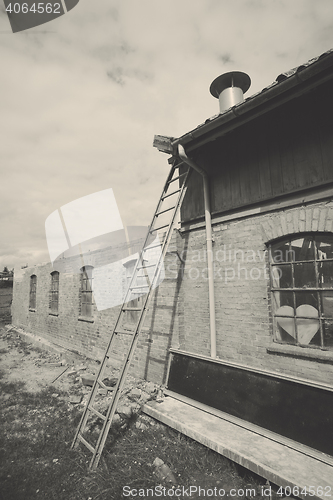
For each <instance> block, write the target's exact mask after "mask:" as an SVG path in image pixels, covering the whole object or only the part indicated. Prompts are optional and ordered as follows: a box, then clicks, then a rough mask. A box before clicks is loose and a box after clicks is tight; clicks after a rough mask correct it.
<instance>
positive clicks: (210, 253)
mask: <svg viewBox="0 0 333 500" xmlns="http://www.w3.org/2000/svg"><path fill="white" fill-rule="evenodd" d="M178 154H179V157H180V158H181V159H182V160H183V162H184V163H186V164H187V165H189V167H191V168H193V170H195V171H196V172H198V173H199V174H200V175H201V176H202V181H203V191H204V203H205V223H206V244H207V267H208V293H209V321H210V355H211V357H212V358H216V315H215V291H214V267H213V266H214V265H213V238H212V216H211V207H210V194H209V179H208V174H207V172H205V171H204V170H203V169H202V168H201V167H199V166H198V165H197V164H196V163H195V162H194V161H193V160H191V159H190V158H189V157H188V156H187V155H186V153H185V149H184V147H183V146H182V145H181V144H178Z"/></svg>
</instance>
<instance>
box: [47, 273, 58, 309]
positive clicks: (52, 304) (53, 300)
mask: <svg viewBox="0 0 333 500" xmlns="http://www.w3.org/2000/svg"><path fill="white" fill-rule="evenodd" d="M59 281H60V273H59V271H53V272H52V273H51V288H50V300H49V309H50V311H49V312H50V314H53V315H58V313H59Z"/></svg>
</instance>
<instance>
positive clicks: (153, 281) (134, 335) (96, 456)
mask: <svg viewBox="0 0 333 500" xmlns="http://www.w3.org/2000/svg"><path fill="white" fill-rule="evenodd" d="M181 165H183V162H179V163H176V162H174V163H173V165H172V167H171V169H170V172H169V174H168V177H167V180H166V182H165V184H164V187H163V191H162V195H161V196H160V199H159V201H158V203H157V207H156V210H155V212H154V215H153V218H152V221H151V224H150V226H149V228H148V232H147V235H146V238H145V241H144V244H143V246H142V249H141V251H140V255H139V258H138V259H137V260H136V263H135V266H134V271H133V273H132V276H131V279H130V282H129V284H128V288H127V290H126V293H125V298H124V301H123V304H122V306H121V308H120V310H119V314H118V316H117V320H116V322H115V325H114V327H113V329H112V334H111V336H110V339H109V342H108V344H107V348H106V351H105V354H104V357H103V360H102V362H101V364H100V367H99V370H98V374H97V375H96V378H95V380H94V383H93V386H92V389H91V392H90V396H89V400H88V402H87V405H86V407H85V409H84V411H83V414H82V417H81V420H80V423H79V425H78V428H77V430H76V433H75V436H74V439H73V443H72V448H75V447H76V446H77V445H78V444H79V442H82V443H83V444H84V445H85V446H86V447H87V448H88V449H89V450H90V451H92V453H93V457H92V459H91V462H90V465H89V468H90V469H93V468H96V467H97V465H98V463H99V460H100V457H101V454H102V451H103V448H104V445H105V441H106V439H107V436H108V432H109V429H110V426H111V423H112V419H113V417H114V414H115V412H116V409H117V405H118V401H119V398H120V396H121V390H122V388H123V385H124V382H125V379H126V376H127V372H128V370H129V367H130V364H131V361H132V358H133V355H134V352H135V348H136V345H137V341H138V337H139V334H140V332H141V328H142V326H143V324H144V321H145V318H146V314H147V312H148V304H149V301H150V298H151V292H152V291H153V290H154V288H155V287H156V285H157V283H158V279H159V276H160V272H161V269H162V263H163V260H164V258H165V255H166V252H167V249H168V246H169V243H170V240H171V237H172V230H173V227H174V224H175V218H176V215H177V213H178V210H179V207H180V206H181V203H182V201H183V199H184V196H185V193H186V190H187V180H188V178H189V176H190V173H191V168H188V170H187V171H186V172H185V173H183V174H180V175H178V177H176V178H173V176H174V173H175V171H176V169H177V168H178V169H179V167H180V166H181ZM182 177H183V178H184V180H183V183H182V185H181V187H180V189H179V190H177V191H176V192H179V195H178V197H177V201H176V203H175V205H174V207H172V208H171V209H167V210H165V211H164V210H162V211H161V210H160V209H161V205H162V204H163V202H164V199H165V198H166V197H168V196H165V194H166V193H167V191H168V189H169V187H170V185H171V183H172V182H174V181H175V180H176V179H177V178H178V179H179V178H182ZM176 192H173V193H171V195H172V194H176ZM171 195H170V196H171ZM169 210H173V212H172V217H171V220H170V222H169V224H167V225H166V226H163V227H167V230H166V232H165V236H164V239H163V242H162V244H159V245H155V246H156V247H161V252H160V253H159V255H158V258H157V262H156V263H154V264H153V265H149V264H148V265H147V267H154V268H155V269H154V272H153V276H152V277H151V278H150V277H149V276H148V272H147V269H146V268H145V264H144V262H145V259H144V254H145V253H146V252H148V251H149V250H150V248H149V245H148V242H149V239H150V238H151V234H152V232H154V229H153V228H154V224H155V223H156V220H157V218H158V216H159V215H160V214H161V213H164V212H168V211H169ZM158 229H159V228H158ZM158 229H157V230H158ZM157 230H156V231H157ZM157 235H158V233H157ZM155 246H153V248H155ZM142 269H143V271H144V277H145V278H146V280H147V283H148V284H146V285H145V287H146V288H148V291H147V293H146V294H145V296H144V300H143V304H142V306H141V307H140V308H131V307H130V308H129V307H126V304H127V303H128V302H129V300H130V297H131V295H132V294H133V293H132V291H133V289H135V288H138V287H135V286H133V283H134V282H135V281H136V280H137V278H138V277H139V276H138V274H137V273H138V271H139V270H142ZM140 277H143V276H140ZM134 309H135V310H139V311H140V315H139V318H138V320H137V323H136V326H135V328H134V330H133V331H129V332H128V333H129V334H130V335H131V341H130V344H129V347H128V350H127V355H126V357H125V359H124V362H123V365H122V368H121V371H120V375H119V378H118V381H117V384H116V386H115V387H114V389H113V393H112V398H111V401H110V403H109V406H108V409H107V412H106V414H105V416H104V415H103V420H104V422H103V425H102V429H101V431H100V434H99V437H98V440H97V443H96V445H95V447H93V446H92V445H91V444H90V443H88V442H87V441H86V440H85V438H84V437H83V433H84V431H85V428H86V424H87V421H88V418H89V414H90V412H92V413H94V414H95V415H97V416H98V417H99V415H98V414H99V412H98V411H97V410H96V411H95V408H94V407H93V404H94V401H95V397H96V394H97V391H98V387H99V386H101V385H104V384H103V382H102V381H101V379H100V377H102V376H103V373H104V370H105V367H106V365H107V362H108V360H109V358H110V355H109V352H110V350H111V345H112V342H113V340H114V337H115V335H117V334H118V333H121V330H120V329H119V324H120V323H121V321H122V316H123V313H124V312H125V311H126V310H134ZM99 418H100V417H99Z"/></svg>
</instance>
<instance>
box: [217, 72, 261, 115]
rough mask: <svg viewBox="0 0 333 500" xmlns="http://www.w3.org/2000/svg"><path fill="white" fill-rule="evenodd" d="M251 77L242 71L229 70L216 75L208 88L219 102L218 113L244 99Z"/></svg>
mask: <svg viewBox="0 0 333 500" xmlns="http://www.w3.org/2000/svg"><path fill="white" fill-rule="evenodd" d="M250 85H251V79H250V77H249V75H247V74H246V73H243V72H242V71H230V72H229V73H224V74H223V75H220V76H218V77H217V78H215V80H214V81H213V82H212V84H211V86H210V88H209V90H210V93H211V94H212V96H214V97H216V98H217V99H218V100H219V102H220V113H223V112H224V111H226V110H227V109H229V108H231V107H232V106H235V105H236V104H239V103H240V102H243V101H244V95H243V94H245V92H246V91H247V90H248V89H249V88H250Z"/></svg>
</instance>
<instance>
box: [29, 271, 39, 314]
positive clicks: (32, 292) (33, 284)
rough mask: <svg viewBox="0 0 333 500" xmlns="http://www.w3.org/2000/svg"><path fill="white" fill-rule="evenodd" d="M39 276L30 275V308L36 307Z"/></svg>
mask: <svg viewBox="0 0 333 500" xmlns="http://www.w3.org/2000/svg"><path fill="white" fill-rule="evenodd" d="M36 290H37V276H36V275H35V274H33V275H32V276H30V294H29V309H36Z"/></svg>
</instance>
